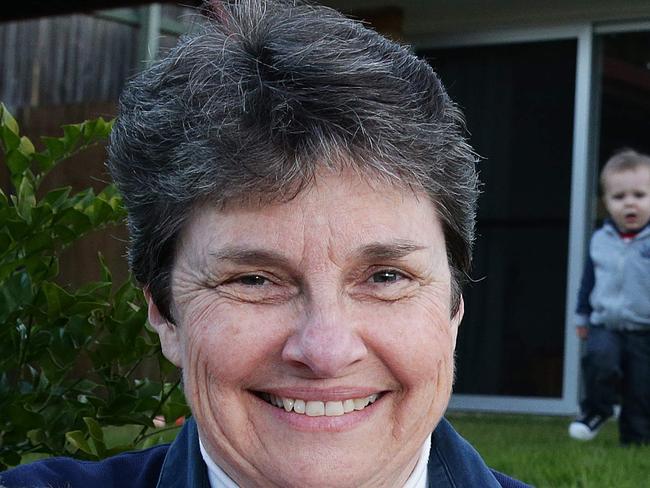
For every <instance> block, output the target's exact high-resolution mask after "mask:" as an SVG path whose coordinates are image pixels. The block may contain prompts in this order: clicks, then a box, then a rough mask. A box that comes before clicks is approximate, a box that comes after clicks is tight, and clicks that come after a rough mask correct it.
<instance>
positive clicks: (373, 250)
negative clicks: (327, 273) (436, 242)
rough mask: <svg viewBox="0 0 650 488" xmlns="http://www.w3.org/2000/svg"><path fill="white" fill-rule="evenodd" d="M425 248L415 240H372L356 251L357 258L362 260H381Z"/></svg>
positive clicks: (396, 257)
mask: <svg viewBox="0 0 650 488" xmlns="http://www.w3.org/2000/svg"><path fill="white" fill-rule="evenodd" d="M422 249H426V246H421V245H418V244H416V243H415V242H412V241H408V240H396V241H392V242H373V243H371V244H367V245H365V246H363V247H361V248H360V249H358V250H357V251H356V253H355V254H356V257H357V259H360V260H363V261H377V260H379V261H381V260H393V259H401V258H404V257H406V256H408V255H409V254H411V253H414V252H415V251H420V250H422Z"/></svg>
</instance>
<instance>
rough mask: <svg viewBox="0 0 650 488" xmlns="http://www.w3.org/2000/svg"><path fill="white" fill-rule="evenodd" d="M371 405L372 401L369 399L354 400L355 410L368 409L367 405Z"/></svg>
mask: <svg viewBox="0 0 650 488" xmlns="http://www.w3.org/2000/svg"><path fill="white" fill-rule="evenodd" d="M368 403H370V399H369V398H368V397H365V398H355V399H354V409H355V410H363V409H364V408H366V405H368Z"/></svg>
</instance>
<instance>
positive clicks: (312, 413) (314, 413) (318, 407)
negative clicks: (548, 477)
mask: <svg viewBox="0 0 650 488" xmlns="http://www.w3.org/2000/svg"><path fill="white" fill-rule="evenodd" d="M305 414H307V416H308V417H320V416H322V415H325V404H324V403H323V402H319V401H308V402H307V404H306V407H305Z"/></svg>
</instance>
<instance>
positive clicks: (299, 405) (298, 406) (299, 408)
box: [293, 399, 305, 413]
mask: <svg viewBox="0 0 650 488" xmlns="http://www.w3.org/2000/svg"><path fill="white" fill-rule="evenodd" d="M293 411H294V412H296V413H305V400H298V399H296V401H295V402H294V403H293Z"/></svg>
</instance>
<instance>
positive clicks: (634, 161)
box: [600, 148, 650, 192]
mask: <svg viewBox="0 0 650 488" xmlns="http://www.w3.org/2000/svg"><path fill="white" fill-rule="evenodd" d="M641 167H643V168H648V170H650V156H648V155H647V154H643V153H640V152H637V151H635V150H634V149H630V148H625V149H622V150H620V151H617V152H616V153H614V155H612V157H610V158H609V159H608V160H607V162H606V163H605V166H603V169H602V170H601V172H600V187H601V189H602V190H603V192H604V191H605V181H606V178H607V176H609V175H610V174H611V173H620V172H621V171H631V170H635V169H637V168H641Z"/></svg>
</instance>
